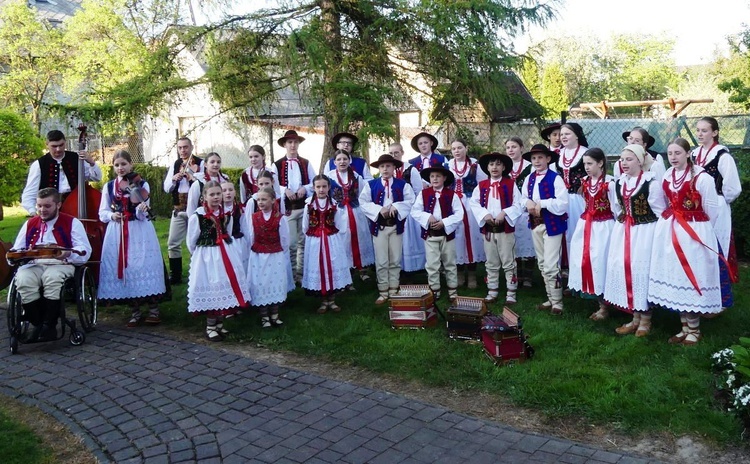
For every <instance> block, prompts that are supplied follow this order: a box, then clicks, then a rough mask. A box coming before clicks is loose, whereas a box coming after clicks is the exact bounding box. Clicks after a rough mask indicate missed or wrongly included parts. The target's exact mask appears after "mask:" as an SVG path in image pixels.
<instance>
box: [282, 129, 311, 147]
mask: <svg viewBox="0 0 750 464" xmlns="http://www.w3.org/2000/svg"><path fill="white" fill-rule="evenodd" d="M295 139H296V140H298V141H299V143H302V142H304V141H305V138H304V137H300V136H299V135H297V131H293V130H288V131H286V133H285V134H284V136H283V137H281V138H280V139H279V140H277V141H276V143H278V144H279V146H281V147H283V146H284V144H285V143H286V141H287V140H295Z"/></svg>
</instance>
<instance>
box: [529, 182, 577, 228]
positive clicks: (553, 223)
mask: <svg viewBox="0 0 750 464" xmlns="http://www.w3.org/2000/svg"><path fill="white" fill-rule="evenodd" d="M537 177H538V176H536V175H530V176H529V190H528V196H529V198H532V196H533V193H534V184H535V183H536V181H537ZM555 177H557V173H556V172H554V171H552V170H551V169H548V170H547V173H546V174H545V175H544V177H542V179H541V180H540V181H539V199H541V200H547V199H550V198H555ZM542 219H543V220H544V225H545V226H547V235H549V236H550V237H554V236H555V235H560V234H563V233H565V231H566V230H568V214H567V213H565V214H562V215H560V216H558V215H556V214H552V213H550V212H549V211H548V210H547V209H546V208H542ZM531 222H532V219H531V215H529V228H531Z"/></svg>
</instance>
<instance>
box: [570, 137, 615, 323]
mask: <svg viewBox="0 0 750 464" xmlns="http://www.w3.org/2000/svg"><path fill="white" fill-rule="evenodd" d="M583 166H584V167H585V168H586V174H587V176H586V177H584V178H583V185H582V186H581V193H582V194H583V200H584V202H585V203H586V210H585V211H584V213H583V216H582V217H581V220H580V221H578V224H577V225H576V230H575V231H574V232H573V234H572V235H573V238H572V239H571V240H570V274H569V280H568V287H570V289H571V290H575V291H578V292H581V293H582V294H584V297H585V295H589V296H593V297H595V298H598V299H599V310H598V311H596V312H595V313H594V314H592V315H591V316H590V319H592V320H594V321H601V320H603V319H606V318H607V316H608V314H609V312H608V308H607V304H606V303H605V302H604V282H605V279H606V275H607V257H608V251H609V236H610V234H611V232H612V227H613V226H614V224H615V217H614V215H613V214H612V207H611V203H610V202H611V201H612V200H614V198H610V195H612V194H613V193H614V190H613V189H612V190H611V189H610V187H609V186H610V184H614V179H613V178H612V176H609V175H607V156H606V155H605V154H604V152H603V151H602V150H601V149H600V148H591V149H589V150H588V151H587V152H586V154H584V155H583Z"/></svg>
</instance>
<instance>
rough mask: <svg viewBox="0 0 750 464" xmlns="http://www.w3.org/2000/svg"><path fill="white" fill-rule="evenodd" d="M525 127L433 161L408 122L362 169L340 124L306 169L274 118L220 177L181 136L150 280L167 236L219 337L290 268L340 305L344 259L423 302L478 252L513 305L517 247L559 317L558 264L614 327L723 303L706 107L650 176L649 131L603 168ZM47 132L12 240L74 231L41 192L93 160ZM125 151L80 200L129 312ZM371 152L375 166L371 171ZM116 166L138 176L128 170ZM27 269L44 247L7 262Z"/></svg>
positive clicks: (22, 285) (274, 300) (138, 296)
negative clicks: (167, 217) (93, 220)
mask: <svg viewBox="0 0 750 464" xmlns="http://www.w3.org/2000/svg"><path fill="white" fill-rule="evenodd" d="M541 136H542V138H544V139H545V140H546V141H547V142H548V144H546V145H545V144H537V145H534V146H533V147H532V148H531V149H530V150H528V151H526V152H524V148H523V147H524V143H523V140H521V139H520V138H518V137H511V138H509V139H508V140H507V141H506V142H505V146H504V151H505V154H502V153H500V152H491V153H487V154H484V155H482V156H481V157H479V159H474V158H470V157H469V156H468V148H469V147H468V145H467V143H466V142H465V141H463V140H455V141H453V143H452V144H451V155H452V158H451V159H450V160H449V161H448V160H446V158H445V157H444V156H443V155H441V154H440V153H438V152H437V146H438V141H437V139H436V138H435V137H434V136H433V135H431V134H429V133H426V132H422V133H420V134H417V135H416V136H415V137H414V138H413V139H412V141H411V147H412V148H413V149H414V151H415V152H417V153H418V155H417V156H416V157H414V158H412V159H409V160H408V161H406V162H404V161H403V157H404V150H403V147H402V146H401V145H400V144H397V143H396V144H392V145H391V146H390V147H389V153H387V154H384V155H381V156H380V157H379V158H378V159H377V160H375V161H374V162H372V163H370V164H369V166H368V164H367V162H366V161H365V160H364V159H362V158H358V157H355V156H353V155H352V153H353V150H354V148H355V146H356V144H357V142H358V140H357V137H356V136H355V135H354V134H350V133H340V134H336V135H335V136H334V137H333V139H332V144H333V148H334V149H335V152H334V154H333V156H332V157H331V159H330V161H329V162H328V163H327V164H326V168H325V172H323V173H321V174H317V175H316V172H315V169H314V168H313V167H312V166H311V164H310V162H309V161H308V160H307V159H305V158H303V157H301V156H300V155H299V147H300V144H301V143H302V142H304V140H305V139H304V138H303V137H301V136H299V135H298V134H297V133H296V132H295V131H293V130H290V131H287V132H286V133H285V135H284V136H283V137H281V138H280V139H279V140H278V141H277V143H278V145H279V146H281V147H282V148H284V150H285V152H286V153H285V156H283V157H282V158H281V159H279V160H277V161H275V162H274V163H272V164H271V165H266V163H265V150H264V149H263V147H261V146H258V145H253V146H251V147H250V149H249V150H248V156H249V162H250V166H249V167H248V168H247V169H246V170H245V171H244V172H243V173H242V176H241V178H240V181H239V185H236V186H235V185H234V184H233V183H232V182H231V181H230V180H229V178H228V177H227V176H226V175H225V174H223V173H222V171H221V157H220V155H219V154H217V153H209V154H207V155H206V156H205V158H204V159H200V158H198V157H196V156H194V155H193V153H192V151H193V146H192V143H191V141H190V140H189V139H188V138H181V139H179V140H178V142H177V151H178V154H179V159H178V160H177V161H176V162H175V163H174V164H173V165H172V166H170V168H169V172H168V174H167V176H166V178H165V180H164V185H163V188H164V191H165V192H167V193H169V194H171V195H172V199H173V205H174V211H173V213H172V217H171V222H170V230H169V240H168V255H169V276H168V280H169V282H171V284H179V283H181V279H182V272H183V269H182V268H183V263H182V256H181V248H182V244H183V243H184V242H185V241H186V242H187V248H188V250H189V251H190V253H191V258H190V269H189V279H188V292H187V293H188V295H187V298H188V311H189V312H190V313H194V314H198V315H202V316H205V317H206V329H205V336H206V337H207V338H208V339H209V340H211V341H220V340H222V339H223V338H224V337H225V336H226V334H227V333H228V332H227V330H226V328H225V327H224V324H223V322H224V319H225V318H226V317H229V316H232V315H235V314H237V313H238V312H239V311H240V310H246V309H247V308H248V307H250V306H252V307H255V308H257V310H258V312H259V313H260V318H261V324H262V326H263V327H264V328H271V327H278V326H281V325H283V322H282V320H281V319H280V317H279V307H280V306H281V305H282V304H283V303H284V302H285V300H286V297H287V294H288V293H289V292H291V291H292V290H294V289H295V287H296V285H297V284H299V285H301V287H302V288H304V289H305V292H306V293H307V294H308V295H314V296H316V297H317V298H318V299H319V306H318V308H317V312H318V313H320V314H323V313H326V312H328V311H332V312H338V311H340V310H341V308H340V307H339V306H338V305H337V304H336V301H335V296H336V294H337V293H338V292H340V291H343V290H353V289H354V282H353V279H352V275H355V276H358V277H359V279H360V280H362V281H365V280H367V279H369V278H370V277H369V275H368V274H367V272H366V269H367V268H368V267H369V266H371V265H373V264H374V265H375V271H376V280H377V288H378V297H377V300H376V301H375V304H378V305H382V304H385V303H387V302H388V300H389V299H390V298H391V297H393V296H394V295H395V294H396V293H397V292H398V288H399V284H400V281H401V273H402V272H412V271H420V270H425V271H426V273H427V282H428V285H429V287H430V288H431V290H432V291H433V292H434V293H435V294H436V296H437V297H438V298H439V297H440V295H441V290H442V289H441V280H440V279H441V274H444V277H445V282H446V286H447V292H446V293H447V295H448V297H449V298H451V299H452V298H455V297H456V296H457V292H458V288H459V287H460V286H462V285H466V286H467V287H468V288H470V289H475V288H477V287H478V284H477V280H478V279H477V263H480V262H484V263H485V269H486V284H487V294H486V297H485V301H487V302H488V303H492V302H496V301H498V300H500V301H504V303H505V304H514V303H516V301H517V292H518V291H519V288H528V287H531V286H532V279H531V276H532V271H533V264H534V263H533V261H534V260H536V266H537V267H538V269H539V271H540V272H541V275H542V278H543V282H544V286H545V293H546V300H545V301H544V302H543V303H541V304H539V305H538V309H541V310H545V311H549V312H550V313H552V314H555V315H559V314H562V312H563V294H564V291H565V288H564V287H565V282H564V280H563V275H564V274H563V270H567V272H568V281H567V287H568V291H571V292H573V293H575V294H577V295H581V296H583V297H584V298H594V299H598V301H599V309H598V311H596V312H595V313H594V314H592V315H591V316H590V317H591V319H593V320H603V319H605V318H607V317H608V316H609V314H610V308H611V307H615V308H617V309H620V310H622V311H625V312H627V313H630V314H632V320H631V321H630V322H628V323H627V324H624V325H622V326H621V327H618V328H617V330H616V331H617V333H619V334H630V333H634V334H635V335H636V336H638V337H642V336H645V335H647V334H648V333H649V330H650V328H651V314H652V311H653V310H654V308H664V309H668V310H672V311H677V312H679V314H680V320H681V321H682V330H681V331H680V333H678V334H676V335H675V336H673V337H671V338H670V339H669V342H670V343H682V344H688V345H690V344H695V343H697V342H698V341H699V340H700V338H701V335H700V329H699V324H700V317H701V316H709V315H714V314H718V313H720V312H721V311H723V310H724V309H725V308H727V307H729V306H731V304H732V296H731V286H730V284H731V279H732V278H734V277H735V276H736V267H735V266H734V265H733V264H734V263H733V262H731V261H732V260H731V259H730V256H731V253H730V250H732V248H733V247H732V244H731V214H730V209H729V204H730V203H731V202H732V201H733V200H734V199H736V198H737V196H739V193H740V183H739V176H738V173H737V168H736V165H735V163H734V160H733V158H732V156H731V154H730V153H729V151H728V150H727V149H726V147H724V146H722V145H719V143H718V139H719V128H718V124H717V122H716V120H715V119H713V118H703V119H701V120H700V121H699V122H698V124H697V137H698V140H699V142H700V146H699V147H697V148H696V149H694V150H692V151H691V150H690V147H689V145H688V143H687V142H686V141H685V140H684V139H681V138H677V139H675V140H673V141H671V142H670V143H669V145H668V148H667V153H666V155H667V161H668V163H669V165H670V168H669V169H667V170H666V172H665V166H664V160H663V158H662V157H661V155H659V154H657V153H654V152H652V151H650V150H649V148H650V147H651V146H652V145H653V143H654V139H653V137H651V136H650V135H649V134H648V132H647V131H646V130H644V129H643V128H639V127H637V128H634V129H633V130H631V131H627V132H625V133H623V139H624V142H625V143H626V146H625V148H624V149H623V150H622V154H621V156H620V159H619V161H617V162H616V163H615V166H614V174H615V176H614V177H612V176H610V175H608V174H607V161H606V156H605V154H604V153H603V152H602V150H600V149H598V148H588V147H587V141H586V137H585V134H584V132H583V129H582V128H581V127H580V125H578V124H575V123H566V124H552V125H550V126H548V127H546V128H545V129H544V130H542V132H541ZM60 141H62V144H61V145H60ZM64 142H65V140H64V136H62V133H61V132H59V131H52V132H50V134H48V141H47V145H48V148H49V150H50V153H48V154H47V155H45V156H44V157H42V158H41V159H40V160H39V161H37V162H35V163H37V164H38V165H36V167H35V165H32V168H31V170H30V174H29V181H28V182H27V186H26V189H25V190H24V194H23V205H24V207H26V209H27V210H29V212H32V211H34V210H36V211H37V212H38V214H39V216H37V217H35V218H33V219H31V220H29V222H28V223H27V225H25V226H24V228H23V229H22V230H21V232H20V233H19V235H18V239H17V240H16V243H15V246H14V248H16V249H24V248H29V247H32V246H34V244H35V243H39V244H41V243H48V242H50V243H52V242H56V243H57V244H60V245H64V246H67V247H71V246H72V245H75V246H81V243H82V242H83V241H84V240H83V239H82V238H81V237H80V233H79V234H76V233H75V231H76V230H78V224H79V222H77V220H76V219H73V220H72V221H68V218H67V217H65V220H64V221H59V220H58V221H57V222H58V223H60V222H63V223H65V224H68V222H70V223H71V224H72V225H73V226H72V227H62V228H60V227H59V226H56V225H55V222H54V221H56V220H57V217H58V216H59V217H64V216H61V215H59V214H57V213H54V214H52V213H51V212H50V211H51V210H54V208H50V207H49V205H47V203H55V202H57V203H59V194H57V192H58V191H59V192H61V193H63V194H64V193H66V188H67V190H69V189H70V185H74V183H75V182H74V181H75V180H76V178H75V176H76V173H75V172H74V171H75V170H72V169H70V166H69V165H70V164H71V163H73V164H75V163H77V162H78V159H79V158H83V159H84V160H85V161H86V164H87V165H90V168H89V169H87V171H86V176H87V177H88V178H90V179H93V180H96V179H98V178H101V172H100V171H98V170H97V168H95V164H94V165H92V160H90V159H89V158H90V156H89V155H88V154H86V153H85V152H84V153H81V154H78V153H73V152H65V151H64ZM58 145H60V147H62V148H60V147H58ZM132 164H133V163H132V160H131V158H130V155H129V154H128V153H127V152H124V151H119V152H117V153H116V154H115V156H114V160H113V167H114V172H115V174H116V176H117V177H116V178H115V179H114V180H112V181H110V182H108V183H107V184H106V185H105V187H104V189H103V191H102V201H101V207H100V211H99V218H100V219H101V221H103V222H105V223H107V232H106V235H105V237H104V247H103V253H102V264H101V274H100V281H99V290H98V293H99V298H101V299H103V300H105V301H110V300H111V301H115V302H120V303H126V304H129V305H130V306H131V308H132V313H131V317H130V319H129V321H128V323H127V325H128V326H129V327H135V326H137V325H139V324H141V323H146V324H158V323H159V322H160V314H159V307H158V303H159V301H160V299H161V298H162V297H163V296H164V294H165V293H166V289H167V282H165V280H166V279H165V270H164V265H163V262H162V258H161V253H160V251H159V243H158V239H157V237H156V233H155V229H154V227H153V225H152V224H151V223H150V222H149V211H148V201H145V202H142V203H138V202H136V201H134V200H133V198H132V195H131V193H132V189H131V188H128V185H132V182H133V181H132V180H131V178H132V174H131V172H132V167H133V166H132ZM370 167H372V168H375V169H377V171H378V172H379V175H378V176H377V177H376V178H373V176H372V175H371V171H370ZM135 182H136V183H137V185H136V186H137V187H140V188H141V189H144V190H145V191H146V192H148V191H149V186H148V184H147V183H145V182H144V181H142V180H136V181H135ZM46 187H53V188H52V189H49V188H46ZM37 191H39V195H37ZM50 191H51V192H52V193H54V194H57V196H55V195H52V196H51V195H50ZM31 198H35V199H36V200H35V201H36V203H35V204H32V203H30V199H31ZM50 198H51V199H50ZM58 209H59V208H58ZM52 216H54V217H52ZM32 222H33V224H32ZM29 230H35V231H37V232H35V233H38V236H34V235H33V234H31V235H30V233H29ZM50 230H54V231H58V230H63V231H66V232H65V233H58V232H55V233H52V232H50ZM66 234H67V235H66ZM71 237H72V239H71ZM83 238H85V234H84V237H83ZM71 240H72V241H71ZM79 242H81V243H79ZM76 256H77V255H76ZM72 259H73V258H71V256H65V258H63V259H62V260H60V261H59V262H57V263H56V264H58V266H57V267H60V268H61V269H62V268H63V267H65V266H68V267H65V268H66V269H68V270H66V271H65V272H66V273H69V272H70V271H69V269H70V268H72V266H70V263H74V261H72ZM78 261H85V260H81V259H78ZM60 264H64V265H63V266H60ZM37 265H39V266H44V265H46V263H38V264H37V263H33V262H32V263H31V264H30V265H27V266H26V267H27V268H29V267H34V266H37ZM563 268H567V269H563ZM38 274H39V278H38V279H36V280H34V279H31V278H29V279H23V280H19V291H20V292H21V295H22V300H23V301H24V308H26V305H29V313H30V314H33V321H32V323H33V324H34V325H35V326H38V327H39V330H38V331H37V334H36V335H37V337H41V338H49V336H50V334H49V333H48V331H49V330H50V329H49V327H48V326H49V325H50V323H51V321H50V317H48V313H47V312H46V311H45V310H44V309H43V307H44V304H43V303H42V302H44V301H45V298H46V299H49V298H52V297H53V296H54V295H53V293H54V287H53V288H52V289H51V290H50V291H49V292H48V291H47V284H46V282H45V281H44V280H43V278H42V275H43V273H38ZM34 275H36V274H34ZM65 275H67V274H65ZM57 277H58V276H56V277H55V278H57ZM40 279H41V280H40ZM32 280H33V281H32ZM503 281H504V285H505V287H504V288H502V289H501V285H502V284H503ZM40 286H44V288H45V291H44V295H43V297H42V296H40V294H39V287H40ZM58 289H59V287H58ZM27 300H28V301H29V302H28V303H27ZM143 305H146V306H147V308H148V313H147V315H146V314H144V313H142V312H141V306H143Z"/></svg>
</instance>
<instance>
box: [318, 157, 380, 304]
mask: <svg viewBox="0 0 750 464" xmlns="http://www.w3.org/2000/svg"><path fill="white" fill-rule="evenodd" d="M351 159H352V155H351V154H349V152H348V151H346V150H336V152H335V153H334V154H333V162H334V165H335V166H336V169H335V170H333V171H328V173H327V175H328V177H329V178H330V179H331V197H332V198H333V201H334V202H335V203H336V206H337V207H338V208H339V209H341V210H343V211H344V212H345V214H344V222H345V224H346V227H344V228H343V229H341V230H339V234H341V239H342V241H343V243H344V251H345V252H346V257H347V260H348V261H349V268H353V269H356V270H357V271H359V277H360V279H362V280H363V281H366V280H368V279H369V278H370V276H368V275H367V271H366V270H365V267H366V266H372V265H373V264H375V249H374V248H373V246H372V234H370V225H369V224H368V222H367V216H365V213H364V212H363V211H362V209H361V208H360V207H359V192H361V191H362V185H363V184H364V182H365V181H364V179H363V178H362V176H360V175H359V174H357V173H356V172H354V170H353V169H352V168H351V166H350V164H351ZM349 290H354V286H353V285H350V286H349Z"/></svg>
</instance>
